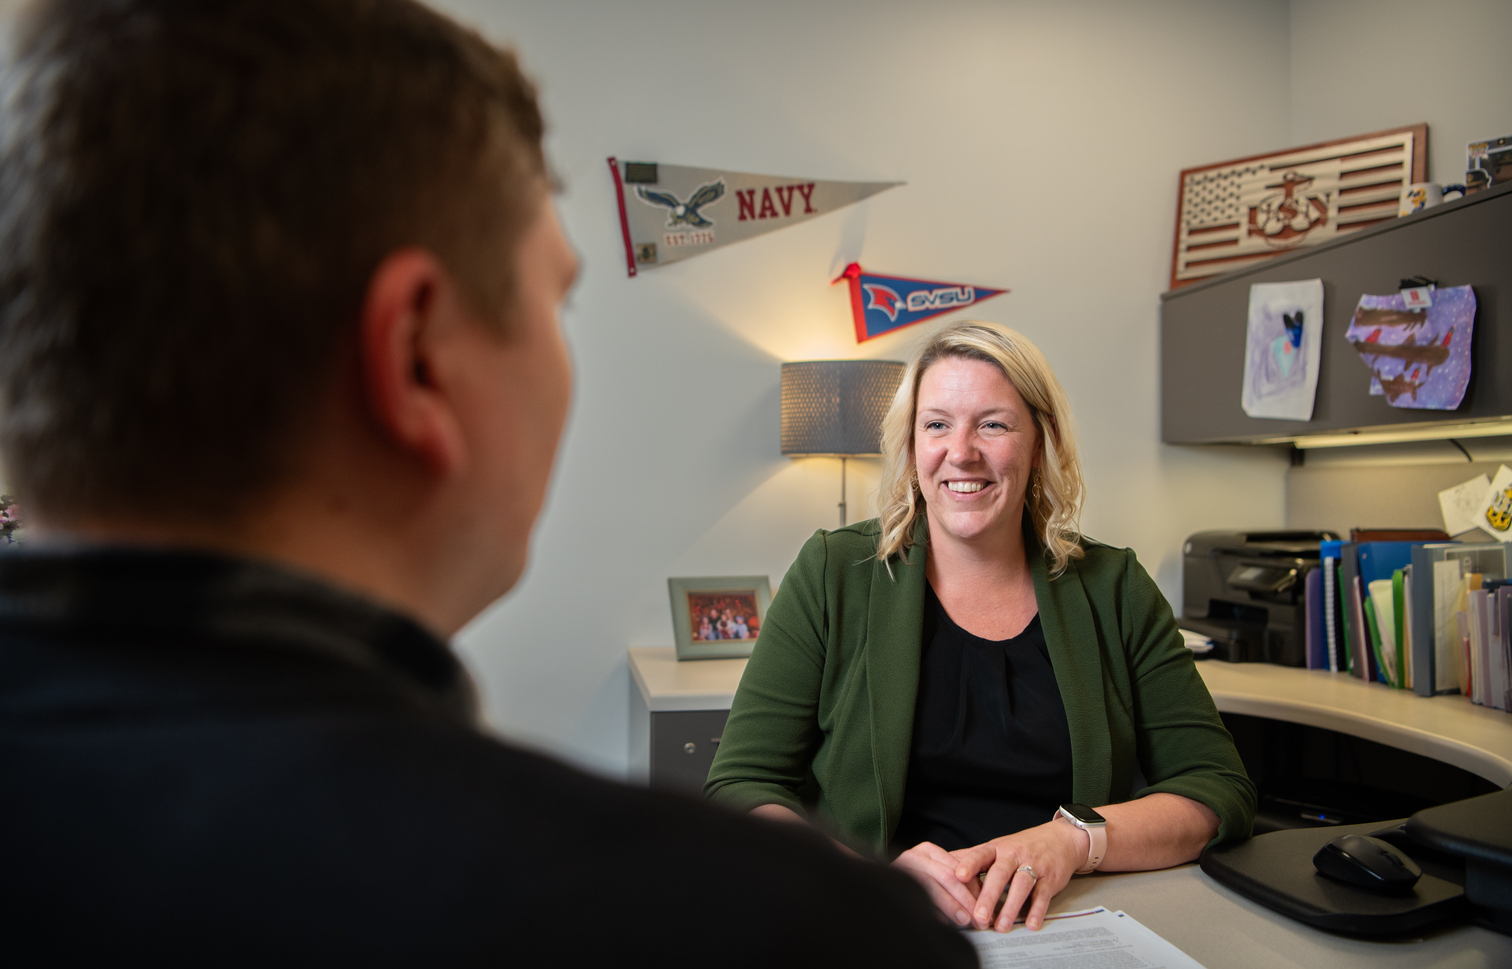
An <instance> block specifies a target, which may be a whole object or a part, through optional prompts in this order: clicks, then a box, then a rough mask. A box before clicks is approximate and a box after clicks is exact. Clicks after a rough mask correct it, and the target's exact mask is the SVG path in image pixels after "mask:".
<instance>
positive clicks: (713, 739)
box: [709, 737, 724, 747]
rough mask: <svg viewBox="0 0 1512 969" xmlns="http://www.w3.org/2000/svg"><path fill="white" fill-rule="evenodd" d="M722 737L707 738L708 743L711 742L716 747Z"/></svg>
mask: <svg viewBox="0 0 1512 969" xmlns="http://www.w3.org/2000/svg"><path fill="white" fill-rule="evenodd" d="M723 739H724V738H723V737H710V738H709V743H711V744H713V745H714V746H716V747H718V746H719V742H720V741H721V740H723Z"/></svg>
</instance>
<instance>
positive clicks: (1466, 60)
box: [1291, 0, 1512, 184]
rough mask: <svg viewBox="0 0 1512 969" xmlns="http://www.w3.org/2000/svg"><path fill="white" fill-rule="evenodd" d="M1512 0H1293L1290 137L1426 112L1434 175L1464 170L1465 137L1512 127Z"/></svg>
mask: <svg viewBox="0 0 1512 969" xmlns="http://www.w3.org/2000/svg"><path fill="white" fill-rule="evenodd" d="M1509 48H1512V3H1509V2H1507V0H1436V2H1434V3H1431V4H1428V3H1422V2H1421V0H1292V4H1291V77H1292V89H1291V141H1292V143H1294V144H1298V145H1305V144H1311V143H1313V142H1318V141H1326V140H1328V139H1330V138H1340V137H1347V136H1349V135H1358V134H1365V133H1367V132H1371V131H1381V130H1384V129H1387V128H1398V127H1401V126H1402V125H1409V124H1417V123H1418V122H1421V121H1426V122H1428V149H1429V158H1428V178H1429V180H1430V181H1435V182H1439V183H1441V184H1451V183H1454V182H1463V181H1464V180H1465V144H1466V143H1467V142H1469V141H1479V140H1482V139H1485V138H1496V137H1500V136H1502V135H1512V97H1509V94H1508V92H1509V87H1508V84H1507V81H1506V63H1507V54H1508V50H1509Z"/></svg>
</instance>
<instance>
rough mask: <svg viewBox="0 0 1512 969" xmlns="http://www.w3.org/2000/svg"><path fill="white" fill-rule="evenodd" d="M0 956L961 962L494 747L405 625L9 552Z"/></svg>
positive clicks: (130, 563) (104, 561)
mask: <svg viewBox="0 0 1512 969" xmlns="http://www.w3.org/2000/svg"><path fill="white" fill-rule="evenodd" d="M0 952H5V953H7V956H6V962H7V963H8V964H10V965H23V964H26V965H30V964H36V965H59V964H82V963H89V964H97V965H105V964H113V963H115V964H122V963H124V964H135V963H152V964H156V965H182V964H195V965H204V966H230V965H287V964H317V963H318V964H322V965H361V966H383V965H407V966H420V965H424V966H453V965H479V966H484V965H489V966H496V965H535V964H541V965H593V966H617V965H651V964H655V965H664V966H682V965H699V966H717V967H735V966H798V965H822V966H825V967H829V969H837V967H841V966H846V965H858V966H921V967H922V966H930V967H934V966H958V965H959V966H969V965H974V964H975V961H976V960H975V957H974V955H973V953H972V951H971V948H970V946H969V945H968V944H967V943H966V942H965V940H964V939H962V938H961V936H960V935H959V934H958V933H957V932H956V931H955V930H954V929H951V928H949V927H948V926H945V925H944V924H942V923H940V922H939V921H938V920H937V919H936V917H935V915H934V914H933V911H932V908H931V906H930V905H929V903H928V901H927V900H926V898H925V897H924V895H923V893H922V891H920V890H919V889H918V888H917V887H916V886H915V885H913V884H912V883H911V882H909V881H908V880H907V879H906V878H904V877H903V876H901V875H898V874H895V873H893V872H889V871H887V870H885V869H883V868H880V867H876V866H872V865H868V864H864V863H861V862H855V861H850V860H847V859H844V858H842V857H841V856H840V855H839V853H838V852H836V851H834V850H832V849H831V848H829V847H828V846H827V845H825V844H824V843H823V842H822V841H821V840H820V839H819V838H818V837H817V836H816V835H811V834H808V833H807V832H803V831H801V830H796V829H795V830H788V829H787V827H786V826H779V825H771V824H763V823H760V822H756V821H752V820H749V819H746V818H741V817H736V816H734V815H730V814H726V813H724V812H721V811H720V810H718V809H715V808H712V807H709V806H707V805H705V804H703V803H700V802H697V801H694V800H691V799H682V798H675V797H668V796H661V795H656V794H652V793H648V792H645V791H638V790H634V789H631V788H627V787H622V786H618V785H615V784H611V783H608V782H606V781H602V780H598V779H595V778H593V777H590V776H588V775H585V774H582V773H579V772H577V771H575V770H572V769H570V768H568V767H565V766H563V765H561V764H558V763H555V762H553V761H551V760H549V759H546V758H543V757H540V756H536V755H534V754H530V753H526V752H523V751H520V750H516V749H514V748H512V747H509V746H507V745H505V744H502V743H499V742H498V741H496V740H494V739H491V738H490V737H488V736H486V735H485V734H484V733H482V732H480V731H479V730H478V729H477V728H476V727H475V726H474V721H473V716H472V689H471V685H470V683H469V681H468V679H467V677H466V674H465V673H464V672H463V670H462V669H461V667H460V665H459V664H458V663H457V661H456V659H455V657H454V656H453V655H452V653H451V652H450V651H449V650H448V649H447V647H446V646H445V645H444V644H443V643H441V642H439V641H437V640H436V639H434V638H433V637H432V636H430V635H429V634H427V633H426V632H425V631H424V630H423V629H421V628H420V627H419V626H417V625H415V624H414V623H412V622H410V621H409V620H407V619H405V618H403V617H401V616H398V615H395V614H394V613H391V612H387V611H385V610H383V609H380V608H378V607H376V606H374V605H373V604H371V603H368V602H366V601H364V600H361V599H359V598H356V597H354V596H350V595H347V594H345V593H342V592H339V591H336V590H334V589H332V588H330V587H327V586H325V585H323V584H320V583H318V582H314V581H312V580H310V579H308V578H303V577H300V576H296V575H294V574H292V573H289V572H286V571H283V570H280V569H276V568H272V567H268V566H263V565H255V564H250V563H245V562H238V561H234V560H229V559H222V558H216V557H213V556H206V555H190V554H170V553H151V552H142V551H130V550H100V549H95V550H83V551H80V550H73V551H63V552H16V553H10V554H6V555H0ZM18 957H19V960H20V961H11V960H12V959H17V958H18Z"/></svg>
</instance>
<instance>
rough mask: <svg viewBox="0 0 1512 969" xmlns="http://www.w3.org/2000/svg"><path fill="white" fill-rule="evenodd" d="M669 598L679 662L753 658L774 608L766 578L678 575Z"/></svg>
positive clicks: (672, 581) (671, 580) (670, 582)
mask: <svg viewBox="0 0 1512 969" xmlns="http://www.w3.org/2000/svg"><path fill="white" fill-rule="evenodd" d="M667 594H668V596H669V597H670V598H671V601H672V632H673V636H674V638H675V641H676V644H677V658H678V659H679V660H685V659H739V658H743V657H746V656H750V655H751V649H752V648H753V647H754V646H755V645H756V639H757V637H758V636H759V635H760V634H761V627H762V625H763V624H765V622H766V613H767V607H768V606H770V605H771V604H772V584H771V580H770V579H768V578H767V577H766V576H764V575H726V576H697V577H694V576H683V577H674V578H669V579H668V580H667Z"/></svg>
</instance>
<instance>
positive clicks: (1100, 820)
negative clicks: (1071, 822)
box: [1061, 804, 1108, 824]
mask: <svg viewBox="0 0 1512 969" xmlns="http://www.w3.org/2000/svg"><path fill="white" fill-rule="evenodd" d="M1061 810H1062V811H1065V812H1066V813H1067V814H1069V815H1071V816H1072V817H1073V818H1075V819H1076V820H1078V821H1080V822H1082V823H1083V824H1107V823H1108V819H1107V818H1105V817H1103V816H1102V815H1101V814H1098V813H1097V812H1096V811H1094V810H1092V809H1091V808H1089V807H1087V806H1086V805H1085V804H1062V805H1061Z"/></svg>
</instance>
